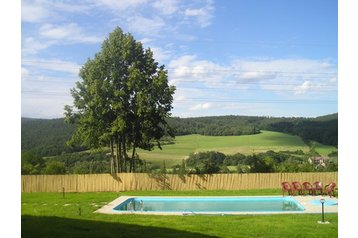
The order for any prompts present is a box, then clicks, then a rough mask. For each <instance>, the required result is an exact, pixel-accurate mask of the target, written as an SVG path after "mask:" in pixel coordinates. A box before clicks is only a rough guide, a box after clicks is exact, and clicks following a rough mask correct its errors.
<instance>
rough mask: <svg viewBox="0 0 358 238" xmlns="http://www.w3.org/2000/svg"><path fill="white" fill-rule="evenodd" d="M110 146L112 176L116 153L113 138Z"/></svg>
mask: <svg viewBox="0 0 358 238" xmlns="http://www.w3.org/2000/svg"><path fill="white" fill-rule="evenodd" d="M110 146H111V175H113V174H114V168H113V161H114V151H113V140H112V138H111V141H110Z"/></svg>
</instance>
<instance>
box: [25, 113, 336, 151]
mask: <svg viewBox="0 0 358 238" xmlns="http://www.w3.org/2000/svg"><path fill="white" fill-rule="evenodd" d="M167 122H168V124H169V125H170V127H171V128H172V129H173V133H174V135H177V136H178V135H189V134H201V135H211V136H228V135H251V134H257V133H260V130H269V131H277V132H284V133H288V134H291V135H297V136H300V137H301V138H302V139H303V140H304V141H305V142H306V143H308V142H309V141H311V140H313V141H317V142H320V143H322V144H326V145H333V146H338V114H337V113H336V114H330V115H326V116H322V117H316V118H296V117H289V118H288V117H255V116H215V117H214V116H213V117H197V118H178V117H171V118H168V119H167ZM74 130H75V126H74V125H72V124H66V123H65V122H64V119H63V118H58V119H30V118H22V120H21V151H22V152H26V151H32V152H34V153H35V154H36V155H38V156H41V157H42V156H54V155H60V154H63V153H72V152H77V151H82V150H85V149H86V148H84V147H81V146H72V147H69V146H66V141H67V140H69V138H70V137H71V135H72V134H73V132H74Z"/></svg>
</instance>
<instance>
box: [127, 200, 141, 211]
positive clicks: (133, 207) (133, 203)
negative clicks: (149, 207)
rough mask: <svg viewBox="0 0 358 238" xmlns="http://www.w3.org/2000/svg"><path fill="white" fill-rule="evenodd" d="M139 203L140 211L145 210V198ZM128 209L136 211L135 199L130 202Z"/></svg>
mask: <svg viewBox="0 0 358 238" xmlns="http://www.w3.org/2000/svg"><path fill="white" fill-rule="evenodd" d="M139 204H140V211H141V212H143V210H144V202H143V200H140V202H139ZM127 210H128V211H132V212H135V202H133V200H132V201H130V202H129V203H128V206H127Z"/></svg>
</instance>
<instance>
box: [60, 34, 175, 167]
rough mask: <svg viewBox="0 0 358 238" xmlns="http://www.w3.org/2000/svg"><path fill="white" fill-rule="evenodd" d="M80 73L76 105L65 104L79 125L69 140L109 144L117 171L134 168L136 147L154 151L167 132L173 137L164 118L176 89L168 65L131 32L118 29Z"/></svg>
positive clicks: (90, 144) (74, 92) (68, 116)
mask: <svg viewBox="0 0 358 238" xmlns="http://www.w3.org/2000/svg"><path fill="white" fill-rule="evenodd" d="M79 76H80V78H81V79H82V81H80V82H77V83H76V87H75V88H73V89H72V90H71V94H72V97H73V98H74V103H73V106H68V105H66V106H65V120H66V121H67V122H69V123H75V124H77V129H76V131H75V133H74V135H73V136H72V138H71V140H70V141H69V143H72V142H80V143H81V144H82V145H85V146H88V147H90V148H97V147H100V146H109V147H110V148H111V155H112V157H111V173H112V174H115V173H117V172H134V171H135V168H136V166H135V161H136V160H137V158H138V155H137V154H136V148H141V149H145V150H151V149H153V147H154V146H155V145H158V146H159V147H160V142H159V140H160V138H161V137H163V136H164V135H165V134H168V133H169V134H170V135H171V136H173V134H172V133H170V132H171V130H170V128H169V126H168V124H167V122H166V120H165V119H166V118H167V117H169V116H170V110H171V109H172V102H173V94H174V91H175V87H174V86H169V85H168V72H167V71H166V70H165V68H164V65H162V66H158V63H157V62H156V61H155V60H154V59H153V53H152V51H151V50H150V49H143V46H142V44H141V43H140V42H137V41H135V40H134V38H133V36H132V35H131V34H128V33H127V34H125V33H123V31H122V30H121V29H120V28H119V27H117V28H116V29H115V30H114V31H113V32H112V33H110V34H109V37H108V38H107V39H106V40H104V42H103V43H102V48H101V51H100V52H99V53H97V54H95V56H94V58H93V59H88V60H87V62H86V63H85V64H84V65H83V66H82V68H81V70H80V74H79Z"/></svg>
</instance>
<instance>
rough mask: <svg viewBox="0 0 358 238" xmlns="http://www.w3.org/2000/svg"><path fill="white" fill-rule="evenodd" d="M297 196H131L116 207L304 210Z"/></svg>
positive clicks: (153, 210) (133, 209)
mask: <svg viewBox="0 0 358 238" xmlns="http://www.w3.org/2000/svg"><path fill="white" fill-rule="evenodd" d="M304 210H305V208H304V207H303V206H302V205H301V204H300V203H299V202H298V201H297V200H296V199H294V198H293V197H131V198H127V199H125V200H124V201H122V202H121V203H120V204H118V205H117V206H115V207H114V208H113V211H114V212H119V213H121V212H122V213H128V212H130V213H176V214H179V213H181V214H183V215H185V214H217V213H219V214H221V213H225V214H230V213H238V212H259V213H265V212H268V213H272V212H273V213H275V212H300V211H304Z"/></svg>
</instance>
